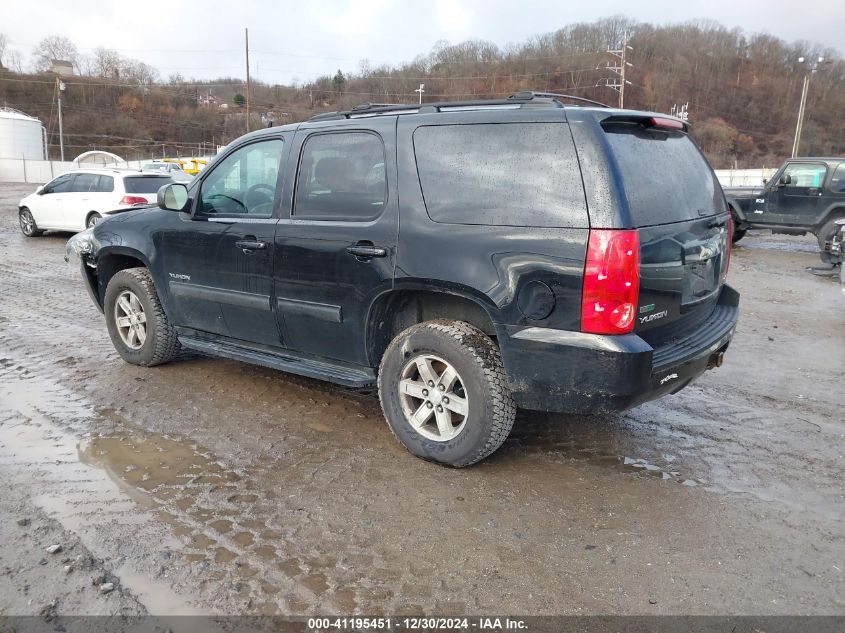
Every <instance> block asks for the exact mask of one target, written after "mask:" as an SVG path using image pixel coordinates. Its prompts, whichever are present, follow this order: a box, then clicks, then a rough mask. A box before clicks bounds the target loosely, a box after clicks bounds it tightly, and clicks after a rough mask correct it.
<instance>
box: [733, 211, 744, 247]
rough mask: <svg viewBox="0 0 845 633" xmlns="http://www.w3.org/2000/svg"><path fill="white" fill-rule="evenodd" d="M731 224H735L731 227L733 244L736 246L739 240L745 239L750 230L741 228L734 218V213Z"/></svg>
mask: <svg viewBox="0 0 845 633" xmlns="http://www.w3.org/2000/svg"><path fill="white" fill-rule="evenodd" d="M731 222H732V223H733V226H732V227H731V242H732V243H733V244H736V243H737V242H738V241H739V240H741V239H742V238H743V237H745V234H746V232H748V229H741V228H739V226H738V224H737V221H736V219H735V218H734V217H733V213H731Z"/></svg>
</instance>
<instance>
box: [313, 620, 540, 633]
mask: <svg viewBox="0 0 845 633" xmlns="http://www.w3.org/2000/svg"><path fill="white" fill-rule="evenodd" d="M368 629H369V630H372V631H400V630H407V631H473V630H475V631H527V630H528V625H527V624H526V622H525V621H524V620H520V619H518V618H507V617H505V618H498V617H475V618H425V617H414V618H381V617H374V618H367V617H348V618H343V617H339V618H309V619H308V630H309V631H314V633H317V632H319V631H343V630H351V631H360V630H368Z"/></svg>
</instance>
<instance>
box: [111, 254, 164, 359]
mask: <svg viewBox="0 0 845 633" xmlns="http://www.w3.org/2000/svg"><path fill="white" fill-rule="evenodd" d="M104 303H105V305H104V306H103V312H104V314H105V317H106V327H107V328H108V331H109V337H110V338H111V341H112V344H113V345H114V348H115V349H116V350H117V353H118V354H120V357H121V358H122V359H123V360H125V361H126V362H127V363H132V364H133V365H143V366H145V367H152V366H153V365H161V364H162V363H166V362H167V361H169V360H171V359H172V358H173V357H174V356H175V355H176V354H177V353H178V352H179V349H180V345H179V340H178V339H177V338H176V331H175V330H174V329H173V326H172V325H170V322H169V321H168V320H167V315H166V314H165V313H164V309H163V308H162V307H161V302H160V301H159V298H158V294H156V290H155V285H154V284H153V279H152V277H151V276H150V273H149V271H148V270H147V269H146V268H127V269H126V270H121V271H119V272H118V273H116V274H115V276H114V277H112V278H111V280H110V281H109V285H108V287H107V288H106V297H105V302H104Z"/></svg>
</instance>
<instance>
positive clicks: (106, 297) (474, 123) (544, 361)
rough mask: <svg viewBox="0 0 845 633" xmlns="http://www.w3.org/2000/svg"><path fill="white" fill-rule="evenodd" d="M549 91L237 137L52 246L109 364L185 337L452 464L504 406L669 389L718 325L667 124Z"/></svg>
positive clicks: (715, 254)
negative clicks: (337, 397)
mask: <svg viewBox="0 0 845 633" xmlns="http://www.w3.org/2000/svg"><path fill="white" fill-rule="evenodd" d="M566 100H567V99H565V98H564V97H562V96H554V95H551V96H550V95H542V94H536V93H519V94H517V95H514V96H513V97H512V98H510V99H506V100H500V101H479V102H462V103H440V104H423V105H420V106H417V105H413V106H411V105H408V106H394V107H389V106H385V107H361V108H357V109H354V110H352V111H348V112H338V113H331V114H326V115H320V116H317V117H314V118H312V119H311V120H310V121H308V122H305V123H301V124H293V125H287V126H282V127H274V128H270V129H265V130H261V131H258V132H254V133H251V134H248V135H246V136H244V137H242V138H240V139H238V140H237V141H235V142H233V143H232V144H231V145H229V146H228V148H227V149H226V151H225V152H224V153H222V154H221V155H219V156H218V157H217V158H216V159H215V161H214V162H213V163H212V164H211V165H209V166H208V167H207V168H206V169H205V170H204V171H203V172H202V173H201V174H200V175H199V176H198V177H197V178H196V179H195V180H194V181H193V182H192V183H191V184H189V185H188V186H185V185H182V184H178V183H176V184H171V185H168V186H167V187H165V188H163V189H162V190H161V191H160V192H159V196H158V201H159V207H160V210H152V211H149V212H145V213H143V214H142V213H134V212H129V213H125V214H123V215H121V216H119V217H116V218H114V219H113V220H111V221H109V222H108V226H106V225H103V226H95V227H94V228H93V230H91V231H88V232H86V233H84V234H80V235H79V236H77V237H76V238H74V239H72V240H71V241H70V242H69V243H68V250H69V253H76V254H78V255H80V256H81V259H82V262H83V264H82V265H81V270H82V271H83V275H84V276H85V280H86V282H87V283H86V285H87V287H88V289H89V291H90V294H91V297H92V298H93V300H94V302H95V303H96V304H97V306H98V307H99V308H100V309H101V310H102V311H103V312H104V314H105V318H106V324H107V326H108V331H109V335H110V337H111V339H112V341H113V343H114V345H115V348H116V349H117V351H118V352H119V354H120V355H121V356H122V357H123V358H124V359H125V360H126V361H127V362H129V363H134V364H138V365H145V366H151V365H158V364H160V363H165V362H167V361H169V360H171V359H172V358H173V357H174V354H176V352H177V351H178V350H179V349H180V347H187V348H190V349H193V350H197V351H199V352H203V353H207V354H212V355H217V356H223V357H227V358H233V359H237V360H241V361H246V362H250V363H255V364H258V365H263V366H266V367H272V368H276V369H282V370H284V371H288V372H292V373H296V374H301V375H304V376H310V377H314V378H320V379H323V380H328V381H331V382H335V383H338V384H340V385H345V386H347V387H356V388H371V387H373V386H376V385H377V386H378V390H379V396H380V399H381V404H382V408H383V411H384V414H385V417H386V419H387V423H388V424H389V426H390V428H391V429H392V431H393V433H394V434H395V435H396V437H397V438H398V439H399V441H400V442H401V443H402V444H403V445H404V446H405V447H406V448H407V449H408V450H409V451H410V452H412V453H413V454H415V455H418V456H420V457H422V458H425V459H428V460H432V461H435V462H440V463H443V464H449V465H452V466H466V465H469V464H472V463H474V462H477V461H479V460H481V459H483V458H484V457H486V456H487V455H489V454H490V453H492V452H493V451H495V450H496V449H497V448H498V447H499V446H500V445H501V444H502V442H504V440H505V438H506V437H507V436H508V433H509V432H510V430H511V426H512V425H513V422H514V417H515V412H516V408H517V407H523V408H526V409H539V410H546V411H570V412H582V413H583V412H591V413H603V412H611V411H621V410H625V409H628V408H630V407H633V406H636V405H638V404H640V403H642V402H646V401H648V400H652V399H654V398H658V397H660V396H663V395H665V394H669V393H675V392H677V391H679V390H681V389H682V388H684V387H685V386H686V385H688V384H689V383H690V382H691V381H692V380H693V379H695V378H696V377H697V376H699V375H700V374H702V373H703V372H704V371H705V370H706V369H710V368H712V367H716V366H719V365H721V363H722V359H723V355H724V352H725V350H726V349H727V347H728V345H729V343H730V341H731V338H732V336H733V333H734V328H735V325H736V322H737V315H738V304H739V296H738V294H737V292H736V291H734V290H733V289H732V288H731V287H730V286H728V285H726V283H725V279H726V275H727V272H728V262H729V258H730V216H729V214H728V212H727V205H726V201H725V197H724V195H723V194H722V189H721V187H720V186H719V183H718V181H717V180H716V176H715V174H714V173H713V171H712V169H711V168H710V166H709V164H708V163H707V161H706V160H705V158H704V156H703V155H702V153H701V152H700V150H699V149H698V147H697V146H696V145H695V144H694V142H693V141H692V140H691V139H690V137H689V136H688V135H687V126H686V124H685V123H684V122H682V121H680V120H678V119H674V118H669V117H666V116H663V115H658V114H652V113H647V112H635V111H627V110H615V109H609V108H606V107H592V106H588V107H575V106H564V105H563V101H566Z"/></svg>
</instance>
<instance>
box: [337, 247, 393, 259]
mask: <svg viewBox="0 0 845 633" xmlns="http://www.w3.org/2000/svg"><path fill="white" fill-rule="evenodd" d="M346 252H347V253H349V254H350V255H355V257H358V258H360V259H371V258H373V257H387V249H386V248H381V247H379V246H373V245H372V244H355V245H354V246H349V247H348V248H347V249H346Z"/></svg>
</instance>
